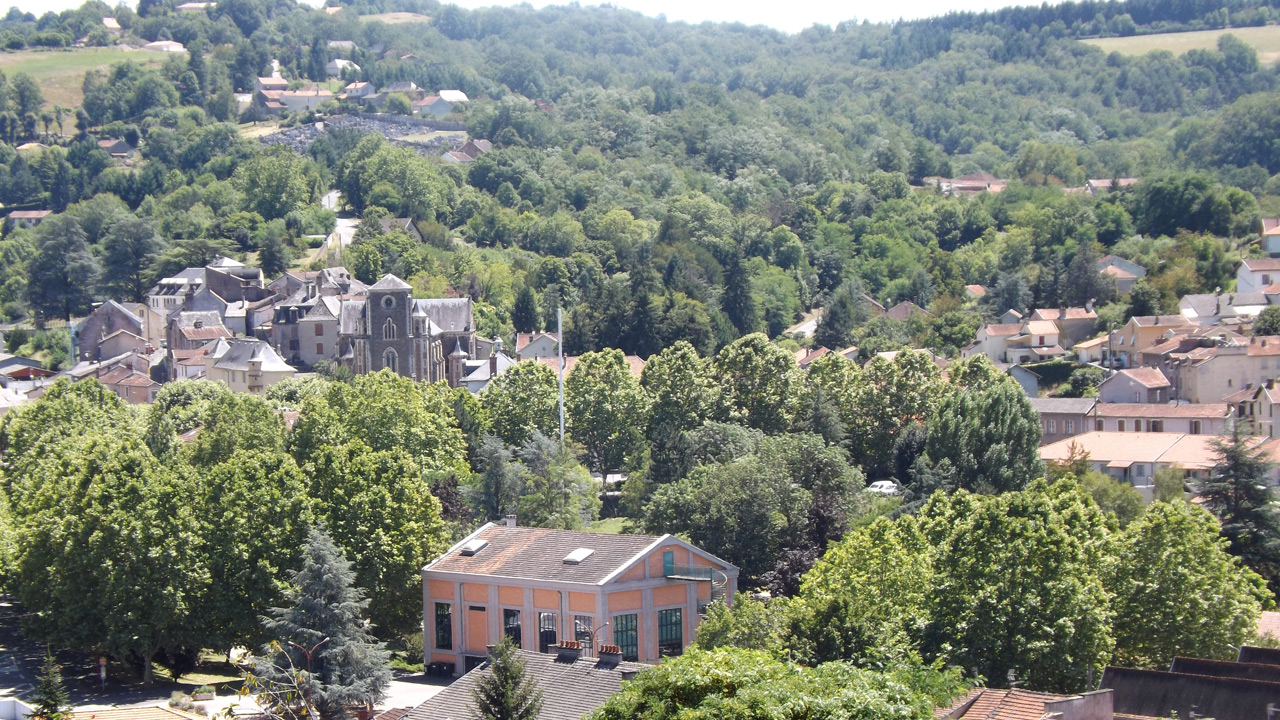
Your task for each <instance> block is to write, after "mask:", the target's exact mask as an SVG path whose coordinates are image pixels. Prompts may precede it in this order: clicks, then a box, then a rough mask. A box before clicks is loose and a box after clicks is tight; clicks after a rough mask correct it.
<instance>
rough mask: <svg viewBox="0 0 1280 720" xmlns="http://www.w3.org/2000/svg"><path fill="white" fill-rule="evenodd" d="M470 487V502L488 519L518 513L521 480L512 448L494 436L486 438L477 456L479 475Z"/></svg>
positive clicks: (476, 474) (481, 515)
mask: <svg viewBox="0 0 1280 720" xmlns="http://www.w3.org/2000/svg"><path fill="white" fill-rule="evenodd" d="M473 478H474V480H473V482H472V484H471V485H470V486H469V487H468V488H467V499H468V500H469V501H470V503H471V506H472V507H473V508H475V511H476V514H477V515H479V516H480V517H481V518H482V519H484V520H500V519H502V518H503V517H504V516H506V515H510V514H513V513H515V510H516V503H517V502H518V501H519V499H520V493H521V490H522V487H521V483H522V481H521V478H520V470H519V466H517V465H516V464H515V461H514V456H513V455H512V453H511V450H510V448H508V447H507V446H506V445H504V444H503V443H502V440H500V439H498V438H497V437H495V436H493V435H485V436H484V438H483V440H482V441H481V444H480V448H479V450H478V451H477V453H476V473H475V475H474V476H473Z"/></svg>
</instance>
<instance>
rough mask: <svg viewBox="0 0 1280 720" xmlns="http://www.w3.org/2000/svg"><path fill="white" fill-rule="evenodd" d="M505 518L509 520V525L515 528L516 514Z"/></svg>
mask: <svg viewBox="0 0 1280 720" xmlns="http://www.w3.org/2000/svg"><path fill="white" fill-rule="evenodd" d="M505 520H506V521H507V527H509V528H513V527H515V526H516V516H515V515H508V516H507V517H506V518H505Z"/></svg>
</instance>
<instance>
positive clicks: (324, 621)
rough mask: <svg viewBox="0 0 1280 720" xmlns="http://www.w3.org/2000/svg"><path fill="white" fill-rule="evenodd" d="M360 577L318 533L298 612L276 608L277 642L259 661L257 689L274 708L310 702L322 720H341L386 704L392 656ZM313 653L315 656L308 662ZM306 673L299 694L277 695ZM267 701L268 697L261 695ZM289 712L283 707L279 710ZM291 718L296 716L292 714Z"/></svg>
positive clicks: (269, 625)
mask: <svg viewBox="0 0 1280 720" xmlns="http://www.w3.org/2000/svg"><path fill="white" fill-rule="evenodd" d="M354 580H355V572H354V571H353V570H352V569H351V563H350V562H348V561H347V559H346V557H344V556H343V554H342V551H341V550H339V549H338V546H337V545H335V544H334V542H333V540H332V539H330V538H329V536H328V535H327V534H325V533H324V532H323V531H320V530H315V529H312V530H311V533H310V536H309V537H308V538H307V547H306V550H305V551H304V553H303V561H302V569H301V570H299V571H298V572H296V573H294V575H293V578H292V585H293V587H296V588H297V591H296V592H294V593H292V595H291V599H292V601H293V604H292V606H290V607H287V608H272V609H271V611H270V614H271V615H270V617H267V618H264V619H263V625H264V626H265V628H266V630H267V632H268V634H269V635H270V636H271V637H273V638H275V639H276V642H275V643H273V644H272V645H271V646H269V649H267V650H265V651H264V655H265V657H262V658H257V660H256V663H255V666H256V667H255V675H256V681H257V684H260V685H263V686H266V688H267V689H268V692H267V693H264V694H263V696H265V697H266V698H267V699H268V702H269V703H270V702H274V699H275V698H288V700H287V701H286V702H292V703H294V704H295V705H296V704H297V703H298V702H309V703H310V704H312V705H313V707H314V708H315V711H316V712H317V713H319V716H320V718H322V720H328V719H329V718H336V717H341V716H342V715H343V714H344V713H345V711H346V709H347V708H350V707H355V706H364V705H373V704H374V703H377V702H379V701H380V700H381V699H382V698H383V696H384V694H385V693H386V690H387V685H388V684H389V683H390V682H391V671H390V670H389V669H388V668H387V662H388V660H389V659H390V654H389V653H388V652H387V650H386V647H385V646H384V645H383V644H382V643H380V642H377V641H376V640H375V639H374V637H373V634H372V633H371V632H370V627H371V626H370V624H369V622H368V621H367V620H365V619H364V617H363V614H364V611H365V608H366V607H367V606H368V605H369V601H368V600H366V599H365V598H364V597H363V596H364V593H363V591H361V590H360V589H359V588H356V587H353V586H352V583H353V581H354ZM308 653H310V657H309V658H308V656H307V655H308ZM299 671H307V672H308V677H307V680H306V682H305V683H302V687H300V688H299V691H300V692H301V693H302V694H303V697H301V698H299V697H296V695H297V693H293V694H292V696H290V693H287V692H286V693H274V692H270V691H271V690H272V689H273V688H276V687H289V686H291V685H292V684H293V683H294V680H295V678H296V677H297V676H298V673H299ZM260 699H262V696H260ZM282 709H283V708H276V710H277V711H279V710H282ZM284 714H286V715H289V714H296V713H288V712H286V713H284Z"/></svg>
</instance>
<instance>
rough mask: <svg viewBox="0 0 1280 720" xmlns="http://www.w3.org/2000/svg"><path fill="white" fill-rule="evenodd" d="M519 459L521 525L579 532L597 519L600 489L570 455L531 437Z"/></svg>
mask: <svg viewBox="0 0 1280 720" xmlns="http://www.w3.org/2000/svg"><path fill="white" fill-rule="evenodd" d="M516 454H517V456H518V457H519V458H520V466H521V467H520V499H519V500H518V501H517V503H516V507H517V508H518V510H519V512H518V514H519V516H520V519H521V521H523V522H525V523H526V524H528V525H532V526H535V527H549V528H557V529H560V530H580V529H582V527H583V526H584V525H586V524H587V523H590V522H592V521H594V520H595V519H596V518H597V517H599V515H600V496H599V493H598V490H597V488H598V487H599V486H598V485H597V484H596V483H595V482H593V481H592V479H591V474H590V473H588V472H587V469H586V468H584V467H582V466H581V465H579V464H578V462H577V461H576V460H574V459H573V455H572V454H571V453H570V452H568V451H567V450H564V449H562V448H561V447H560V444H559V443H558V442H556V441H554V440H552V439H551V438H548V437H547V436H546V435H543V434H542V433H540V432H538V431H537V430H534V431H533V436H532V437H530V438H529V441H528V442H527V443H525V444H524V446H523V447H521V448H520V450H519V451H518V452H517V453H516Z"/></svg>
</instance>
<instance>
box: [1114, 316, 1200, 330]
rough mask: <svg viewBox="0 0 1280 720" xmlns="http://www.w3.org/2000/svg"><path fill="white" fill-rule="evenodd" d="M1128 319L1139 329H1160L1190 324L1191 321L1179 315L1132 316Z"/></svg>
mask: <svg viewBox="0 0 1280 720" xmlns="http://www.w3.org/2000/svg"><path fill="white" fill-rule="evenodd" d="M1129 319H1130V320H1132V321H1133V323H1134V324H1135V325H1137V326H1139V327H1161V326H1165V325H1190V324H1191V321H1189V320H1187V319H1186V318H1184V317H1182V316H1181V315H1134V316H1133V317H1132V318H1129Z"/></svg>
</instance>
